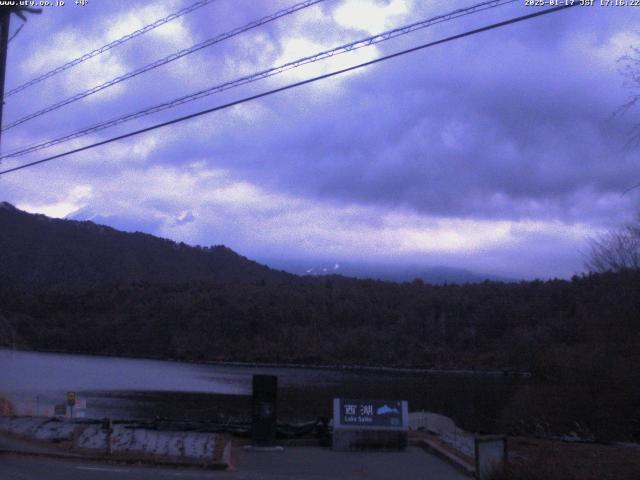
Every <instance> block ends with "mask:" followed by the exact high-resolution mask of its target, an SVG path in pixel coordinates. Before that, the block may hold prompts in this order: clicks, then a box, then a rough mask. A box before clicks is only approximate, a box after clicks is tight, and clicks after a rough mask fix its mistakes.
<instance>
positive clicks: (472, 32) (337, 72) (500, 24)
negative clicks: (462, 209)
mask: <svg viewBox="0 0 640 480" xmlns="http://www.w3.org/2000/svg"><path fill="white" fill-rule="evenodd" d="M576 5H579V3H577V2H576V3H574V4H566V5H562V6H558V7H553V8H548V9H545V10H541V11H539V12H534V13H530V14H528V15H522V16H520V17H515V18H511V19H509V20H505V21H502V22H498V23H493V24H491V25H487V26H484V27H481V28H476V29H474V30H469V31H467V32H464V33H459V34H457V35H452V36H450V37H446V38H443V39H440V40H436V41H434V42H429V43H425V44H422V45H419V46H417V47H412V48H408V49H406V50H401V51H399V52H396V53H392V54H389V55H385V56H383V57H380V58H376V59H374V60H370V61H368V62H364V63H359V64H357V65H352V66H350V67H346V68H342V69H340V70H335V71H333V72H329V73H325V74H323V75H318V76H316V77H312V78H308V79H306V80H302V81H299V82H295V83H290V84H288V85H285V86H283V87H279V88H275V89H273V90H268V91H266V92H262V93H258V94H256V95H251V96H249V97H245V98H242V99H240V100H235V101H233V102H229V103H225V104H223V105H219V106H217V107H213V108H208V109H206V110H201V111H199V112H196V113H192V114H189V115H185V116H183V117H178V118H174V119H173V120H169V121H167V122H162V123H158V124H156V125H152V126H150V127H146V128H142V129H140V130H135V131H133V132H129V133H125V134H123V135H118V136H116V137H112V138H109V139H107V140H102V141H100V142H96V143H93V144H90V145H85V146H83V147H79V148H75V149H73V150H68V151H66V152H63V153H59V154H57V155H52V156H50V157H47V158H43V159H41V160H37V161H35V162H30V163H26V164H24V165H20V166H18V167H13V168H9V169H7V170H3V171H0V175H5V174H7V173H11V172H15V171H17V170H22V169H24V168H29V167H32V166H34V165H39V164H41V163H45V162H50V161H51V160H56V159H58V158H62V157H66V156H68V155H72V154H74V153H78V152H82V151H85V150H90V149H92V148H95V147H99V146H102V145H106V144H108V143H112V142H115V141H118V140H123V139H125V138H129V137H133V136H136V135H140V134H142V133H146V132H150V131H152V130H156V129H158V128H162V127H166V126H168V125H173V124H176V123H180V122H183V121H185V120H189V119H192V118H196V117H200V116H202V115H206V114H209V113H213V112H217V111H219V110H224V109H227V108H230V107H234V106H236V105H240V104H243V103H246V102H250V101H252V100H257V99H259V98H263V97H267V96H269V95H273V94H275V93H279V92H283V91H286V90H290V89H292V88H296V87H300V86H302V85H307V84H310V83H314V82H317V81H320V80H324V79H326V78H330V77H334V76H337V75H341V74H343V73H347V72H351V71H353V70H358V69H360V68H364V67H368V66H370V65H375V64H377V63H380V62H383V61H386V60H390V59H392V58H396V57H400V56H403V55H407V54H409V53H413V52H417V51H418V50H423V49H425V48H429V47H433V46H436V45H440V44H443V43H447V42H451V41H453V40H457V39H460V38H464V37H468V36H471V35H476V34H478V33H482V32H486V31H489V30H494V29H496V28H500V27H504V26H507V25H512V24H514V23H519V22H522V21H525V20H529V19H532V18H535V17H539V16H542V15H547V14H549V13H554V12H558V11H560V10H565V9H567V8H571V7H574V6H576Z"/></svg>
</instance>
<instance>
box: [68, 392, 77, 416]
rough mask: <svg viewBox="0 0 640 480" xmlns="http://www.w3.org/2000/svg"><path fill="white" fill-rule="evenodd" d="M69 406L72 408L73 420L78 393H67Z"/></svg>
mask: <svg viewBox="0 0 640 480" xmlns="http://www.w3.org/2000/svg"><path fill="white" fill-rule="evenodd" d="M67 405H68V406H69V407H70V408H71V418H73V407H74V406H75V405H76V392H67Z"/></svg>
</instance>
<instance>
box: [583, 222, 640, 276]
mask: <svg viewBox="0 0 640 480" xmlns="http://www.w3.org/2000/svg"><path fill="white" fill-rule="evenodd" d="M585 266H586V268H587V269H588V270H589V271H590V272H609V271H614V272H618V271H620V270H629V269H634V270H640V214H639V215H638V218H637V219H636V221H635V222H634V223H631V224H629V225H626V226H624V227H623V228H621V229H618V230H614V231H611V232H608V233H606V234H604V235H601V236H599V237H597V238H593V239H591V240H590V241H589V252H588V253H587V259H586V261H585Z"/></svg>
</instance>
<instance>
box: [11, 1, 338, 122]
mask: <svg viewBox="0 0 640 480" xmlns="http://www.w3.org/2000/svg"><path fill="white" fill-rule="evenodd" d="M324 1H325V0H306V1H304V2H301V3H298V4H296V5H293V6H292V7H289V8H285V9H284V10H280V11H278V12H276V13H273V14H271V15H267V16H266V17H263V18H261V19H259V20H255V21H253V22H251V23H248V24H247V25H244V26H243V27H239V28H235V29H233V30H231V31H229V32H226V33H222V34H220V35H218V36H216V37H213V38H209V39H207V40H205V41H204V42H200V43H198V44H196V45H193V46H191V47H189V48H185V49H183V50H180V51H179V52H175V53H172V54H171V55H167V56H166V57H164V58H161V59H159V60H156V61H155V62H152V63H149V64H148V65H145V66H143V67H140V68H138V69H136V70H134V71H132V72H129V73H125V74H124V75H120V76H119V77H116V78H114V79H112V80H109V81H108V82H104V83H102V84H100V85H96V86H95V87H92V88H90V89H88V90H85V91H84V92H80V93H77V94H75V95H73V96H71V97H69V98H66V99H65V100H62V101H60V102H58V103H54V104H53V105H50V106H48V107H45V108H43V109H42V110H38V111H37V112H34V113H31V114H29V115H26V116H24V117H22V118H20V119H18V120H15V121H14V122H11V123H9V124H8V125H7V126H5V127H4V128H3V129H2V131H6V130H9V129H11V128H13V127H16V126H18V125H20V124H22V123H24V122H27V121H29V120H31V119H33V118H36V117H39V116H41V115H44V114H45V113H49V112H52V111H54V110H57V109H59V108H61V107H64V106H65V105H69V104H70V103H73V102H77V101H78V100H81V99H83V98H85V97H88V96H89V95H93V94H94V93H97V92H100V91H102V90H104V89H106V88H109V87H112V86H113V85H116V84H118V83H120V82H124V81H125V80H129V79H130V78H133V77H137V76H138V75H140V74H142V73H145V72H148V71H150V70H153V69H155V68H158V67H161V66H162V65H166V64H167V63H170V62H173V61H174V60H178V59H179V58H182V57H184V56H186V55H190V54H192V53H194V52H197V51H198V50H202V49H203V48H206V47H210V46H212V45H215V44H216V43H220V42H222V41H224V40H227V39H229V38H232V37H235V36H237V35H240V34H241V33H243V32H246V31H248V30H251V29H253V28H257V27H259V26H261V25H264V24H266V23H269V22H273V21H274V20H277V19H279V18H281V17H284V16H286V15H291V14H292V13H295V12H297V11H299V10H302V9H304V8H308V7H310V6H312V5H315V4H317V3H321V2H324Z"/></svg>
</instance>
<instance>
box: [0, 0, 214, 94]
mask: <svg viewBox="0 0 640 480" xmlns="http://www.w3.org/2000/svg"><path fill="white" fill-rule="evenodd" d="M215 1H216V0H200V1H198V2H196V3H194V4H193V5H190V6H188V7H185V8H183V9H181V10H178V11H177V12H175V13H172V14H170V15H167V16H166V17H164V18H161V19H159V20H156V21H155V22H153V23H151V24H149V25H146V26H144V27H142V28H140V29H138V30H135V31H133V32H131V33H129V34H127V35H125V36H123V37H120V38H119V39H117V40H114V41H113V42H111V43H108V44H106V45H103V46H102V47H100V48H96V49H95V50H92V51H91V52H89V53H85V54H84V55H82V56H80V57H78V58H75V59H73V60H71V61H69V62H67V63H65V64H64V65H60V66H59V67H56V68H54V69H53V70H50V71H48V72H46V73H43V74H42V75H40V76H38V77H36V78H34V79H33V80H30V81H28V82H26V83H23V84H22V85H19V86H17V87H15V88H14V89H12V90H9V91H8V92H7V93H6V94H5V97H10V96H11V95H14V94H16V93H18V92H21V91H22V90H24V89H26V88H29V87H31V86H32V85H35V84H36V83H40V82H42V81H44V80H46V79H48V78H51V77H53V76H54V75H57V74H59V73H61V72H64V71H65V70H68V69H70V68H71V67H75V66H76V65H78V64H80V63H82V62H85V61H86V60H89V59H90V58H93V57H95V56H96V55H100V54H101V53H104V52H106V51H108V50H111V49H112V48H114V47H117V46H118V45H122V44H123V43H125V42H128V41H129V40H132V39H134V38H136V37H138V36H140V35H142V34H143V33H147V32H148V31H150V30H153V29H154V28H158V27H160V26H161V25H164V24H165V23H168V22H170V21H172V20H175V19H176V18H179V17H182V16H183V15H186V14H187V13H191V12H193V11H194V10H197V9H199V8H201V7H204V6H205V5H208V4H209V3H211V2H215Z"/></svg>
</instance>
